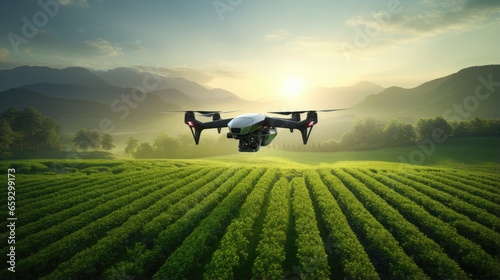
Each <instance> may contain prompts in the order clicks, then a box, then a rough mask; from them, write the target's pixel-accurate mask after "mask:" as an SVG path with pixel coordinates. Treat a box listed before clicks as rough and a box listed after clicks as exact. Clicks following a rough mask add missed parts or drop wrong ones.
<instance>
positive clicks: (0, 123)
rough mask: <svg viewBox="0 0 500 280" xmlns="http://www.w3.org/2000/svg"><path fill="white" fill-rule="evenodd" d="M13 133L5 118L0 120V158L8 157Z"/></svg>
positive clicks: (13, 138)
mask: <svg viewBox="0 0 500 280" xmlns="http://www.w3.org/2000/svg"><path fill="white" fill-rule="evenodd" d="M15 138H16V137H15V133H14V131H12V129H11V128H10V125H9V123H8V122H7V121H6V120H5V119H1V120H0V159H5V158H9V157H10V156H11V155H12V153H11V151H10V145H11V144H12V143H13V142H14V141H15Z"/></svg>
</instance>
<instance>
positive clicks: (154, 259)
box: [106, 169, 261, 278]
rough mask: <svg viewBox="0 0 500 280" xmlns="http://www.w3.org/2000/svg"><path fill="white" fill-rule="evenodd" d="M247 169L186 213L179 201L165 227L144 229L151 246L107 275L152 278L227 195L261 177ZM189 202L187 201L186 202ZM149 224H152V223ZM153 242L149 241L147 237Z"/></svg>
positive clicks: (140, 244)
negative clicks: (121, 271)
mask: <svg viewBox="0 0 500 280" xmlns="http://www.w3.org/2000/svg"><path fill="white" fill-rule="evenodd" d="M248 171H249V170H248V169H243V170H241V171H239V172H237V173H236V174H235V176H233V177H231V178H230V179H229V180H227V181H226V182H224V183H222V184H221V185H220V186H218V188H217V189H216V190H215V191H214V192H212V193H211V194H210V195H208V196H207V197H206V198H204V199H203V200H201V201H200V202H199V203H198V204H196V205H195V206H194V205H193V206H194V207H191V208H189V209H186V207H185V206H186V204H185V203H187V204H188V205H189V204H190V203H188V201H184V200H181V201H180V202H179V203H177V204H176V205H174V206H173V207H172V208H170V209H169V210H168V211H167V212H166V215H165V216H164V217H163V218H165V219H164V220H163V222H164V224H163V225H162V226H159V227H156V228H154V229H155V231H154V232H151V231H150V230H148V225H146V226H145V227H144V229H143V234H144V231H148V232H149V234H151V233H153V236H154V235H157V237H156V238H154V243H153V244H154V246H152V245H151V246H152V248H149V246H148V245H149V242H148V241H146V240H145V241H144V242H145V243H142V242H141V243H138V246H139V247H144V248H146V249H145V250H143V251H141V252H140V254H134V255H133V258H125V259H124V260H123V261H121V262H119V263H118V264H116V265H115V266H113V267H112V268H111V269H109V270H108V271H106V274H107V275H110V274H112V273H113V272H114V271H115V270H119V271H120V270H124V271H125V272H127V273H129V274H132V275H146V276H147V278H151V277H152V276H153V274H154V273H155V272H156V271H157V270H158V268H159V267H160V266H161V265H162V264H163V263H164V261H165V260H166V258H167V257H168V256H169V255H170V254H171V253H172V252H173V250H174V248H177V247H178V246H179V245H180V244H181V243H182V241H183V240H184V239H185V238H186V236H188V235H189V234H190V233H191V232H192V231H193V230H194V229H195V228H196V227H197V226H198V225H199V224H200V222H201V221H202V220H203V219H204V218H206V217H207V216H208V215H209V213H211V212H212V211H213V209H214V208H215V207H218V206H219V204H221V202H222V201H224V200H225V199H226V198H227V195H228V194H229V193H230V192H232V191H233V190H234V189H236V190H237V192H241V189H242V188H245V187H246V186H247V185H248V183H245V181H249V182H253V181H255V180H256V178H257V177H258V176H259V175H260V173H261V171H260V170H253V171H252V172H250V173H248ZM186 199H188V200H189V199H190V198H186ZM152 222H155V220H153V221H152ZM149 238H152V236H151V237H148V239H149Z"/></svg>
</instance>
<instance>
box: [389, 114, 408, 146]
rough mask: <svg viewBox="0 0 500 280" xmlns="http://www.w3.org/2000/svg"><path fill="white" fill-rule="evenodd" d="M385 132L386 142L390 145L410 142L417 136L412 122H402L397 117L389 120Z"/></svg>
mask: <svg viewBox="0 0 500 280" xmlns="http://www.w3.org/2000/svg"><path fill="white" fill-rule="evenodd" d="M383 133H384V139H385V144H386V145H389V146H392V145H401V144H408V143H411V142H412V141H413V140H414V139H415V137H416V135H415V131H414V130H413V126H412V125H411V124H407V123H401V122H399V121H398V120H396V119H390V120H389V122H388V123H387V124H386V125H385V127H384V130H383Z"/></svg>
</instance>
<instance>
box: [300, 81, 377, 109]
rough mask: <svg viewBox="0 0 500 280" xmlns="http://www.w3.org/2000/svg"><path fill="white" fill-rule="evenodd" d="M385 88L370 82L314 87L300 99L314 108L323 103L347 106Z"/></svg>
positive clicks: (319, 106)
mask: <svg viewBox="0 0 500 280" xmlns="http://www.w3.org/2000/svg"><path fill="white" fill-rule="evenodd" d="M384 89H385V88H384V87H382V86H379V85H377V84H374V83H371V82H366V81H363V82H359V83H356V84H354V85H352V86H349V87H315V88H312V89H310V90H308V91H306V92H304V93H303V94H301V97H300V98H301V99H302V100H303V101H304V102H305V101H307V103H312V106H314V107H316V108H321V107H324V106H325V105H327V106H330V107H335V108H340V107H342V108H348V107H351V106H352V105H354V104H357V103H359V102H361V101H362V100H363V99H364V98H365V97H367V96H369V95H371V94H376V93H379V92H381V91H383V90H384Z"/></svg>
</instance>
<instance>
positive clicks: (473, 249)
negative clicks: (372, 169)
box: [358, 173, 500, 278]
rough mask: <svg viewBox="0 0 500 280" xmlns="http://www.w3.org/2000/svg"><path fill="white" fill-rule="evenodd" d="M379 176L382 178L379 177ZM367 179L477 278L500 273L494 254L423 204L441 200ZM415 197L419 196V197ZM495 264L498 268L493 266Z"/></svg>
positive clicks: (370, 185) (401, 187)
mask: <svg viewBox="0 0 500 280" xmlns="http://www.w3.org/2000/svg"><path fill="white" fill-rule="evenodd" d="M358 174H359V173H358ZM360 177H361V176H360ZM375 178H378V177H377V176H375ZM363 180H364V181H365V183H367V185H368V186H369V187H370V189H371V190H372V191H373V192H375V193H376V194H377V195H379V196H380V197H381V198H383V199H384V200H385V201H386V202H387V203H388V204H389V205H391V206H392V207H394V208H395V209H397V210H398V211H399V213H401V214H402V215H403V216H404V218H405V219H406V220H408V221H409V222H411V223H412V224H414V225H416V226H418V228H419V230H420V231H422V232H423V233H424V234H426V235H427V236H428V237H430V238H432V239H433V240H434V241H435V242H436V243H437V244H439V245H440V247H441V248H443V249H444V250H445V252H446V253H447V254H448V255H449V256H451V257H452V258H454V259H455V260H456V261H457V262H458V263H459V264H460V266H461V267H462V269H463V270H465V272H467V273H470V274H472V275H473V276H474V277H475V278H492V277H493V275H495V274H496V275H499V273H500V271H499V269H498V266H496V261H495V260H494V259H493V257H491V256H490V255H489V254H487V253H486V252H485V251H484V250H483V249H482V248H481V247H480V246H479V245H477V244H476V243H473V242H472V241H470V240H469V239H467V238H465V237H463V236H461V235H459V234H458V233H457V231H456V229H455V228H453V227H452V226H451V225H450V224H448V223H446V222H444V221H442V220H441V219H439V218H437V217H435V216H432V215H431V214H429V212H427V211H425V210H424V209H423V208H422V207H421V206H420V205H426V204H428V203H434V205H437V207H438V206H439V205H441V204H436V203H438V202H433V201H432V200H430V199H429V198H428V197H427V196H424V195H422V194H417V193H416V192H415V191H414V190H413V191H412V189H411V188H408V187H407V186H406V185H403V184H399V183H397V182H394V181H389V182H388V181H385V183H386V184H389V185H390V186H391V187H392V188H394V191H393V190H392V189H391V188H390V187H388V186H387V185H384V184H382V183H380V182H379V183H377V181H376V180H375V179H373V178H371V177H370V176H363ZM399 192H404V193H406V194H408V193H411V194H412V195H413V196H412V199H409V198H408V197H406V195H401V194H400V193H399ZM415 198H418V200H416V199H415ZM416 202H418V204H417V203H416ZM444 211H446V207H444V206H442V205H441V209H440V211H439V212H441V213H443V212H444ZM495 267H496V269H493V268H495ZM493 278H494V277H493Z"/></svg>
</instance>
